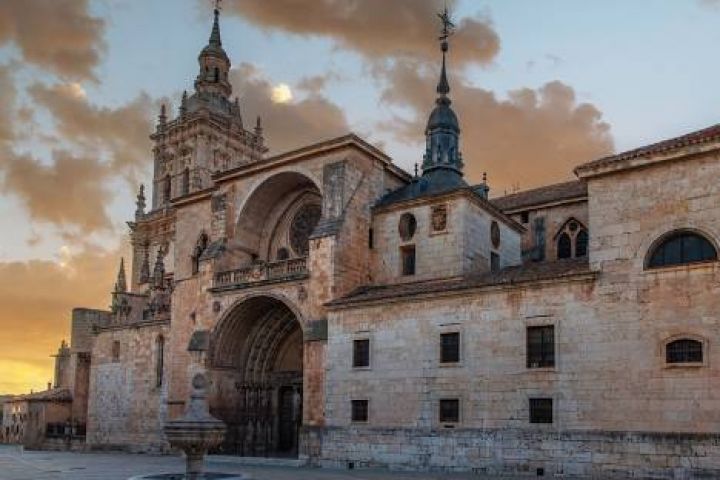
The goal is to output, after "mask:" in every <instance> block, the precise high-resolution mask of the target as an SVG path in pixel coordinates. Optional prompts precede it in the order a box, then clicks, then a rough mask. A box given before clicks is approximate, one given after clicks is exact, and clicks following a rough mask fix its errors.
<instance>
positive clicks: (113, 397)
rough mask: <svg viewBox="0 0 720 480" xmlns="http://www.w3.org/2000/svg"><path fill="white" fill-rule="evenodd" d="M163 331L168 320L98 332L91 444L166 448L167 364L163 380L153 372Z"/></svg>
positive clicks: (92, 379)
mask: <svg viewBox="0 0 720 480" xmlns="http://www.w3.org/2000/svg"><path fill="white" fill-rule="evenodd" d="M159 335H162V336H163V337H164V338H165V339H167V338H169V325H167V324H165V323H159V324H148V325H144V326H134V327H133V328H115V329H106V330H103V331H101V332H100V333H98V334H97V337H96V340H95V345H94V348H93V356H92V366H91V372H90V394H89V399H88V423H87V443H88V446H89V447H90V448H92V449H109V448H123V449H127V450H131V451H161V450H164V449H166V442H165V440H164V437H163V434H162V424H163V422H164V420H165V418H166V409H167V404H166V401H167V386H168V381H167V378H166V377H167V374H166V372H167V368H166V369H165V372H164V374H163V382H162V384H161V385H160V386H158V385H157V383H156V382H157V377H156V374H155V372H156V370H155V369H156V364H157V363H156V362H157V355H156V343H155V342H156V339H157V338H158V336H159ZM114 342H119V345H120V350H119V357H118V359H117V360H116V359H114V358H113V343H114ZM165 354H166V355H167V350H166V352H165ZM166 358H167V357H166ZM164 363H165V365H167V362H164Z"/></svg>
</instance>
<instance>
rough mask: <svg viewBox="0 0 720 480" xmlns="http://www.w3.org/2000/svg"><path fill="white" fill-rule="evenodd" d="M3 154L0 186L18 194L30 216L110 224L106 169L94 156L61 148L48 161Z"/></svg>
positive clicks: (101, 225)
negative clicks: (73, 152)
mask: <svg viewBox="0 0 720 480" xmlns="http://www.w3.org/2000/svg"><path fill="white" fill-rule="evenodd" d="M3 157H4V158H3V162H2V166H1V167H0V171H2V172H3V174H4V175H3V178H2V179H1V180H0V189H1V190H2V191H3V192H4V193H11V194H14V195H15V196H17V197H18V198H19V199H20V200H21V202H22V203H23V205H24V206H25V207H26V209H27V211H28V213H29V214H30V218H31V219H33V220H38V221H43V222H50V223H53V224H56V225H59V226H68V225H74V226H79V227H82V228H83V229H86V230H93V231H94V230H101V229H111V228H112V223H111V221H110V218H109V216H108V214H107V211H106V206H107V205H108V204H109V201H110V200H111V199H112V195H111V193H110V191H109V190H108V188H107V186H106V183H105V182H106V180H107V176H108V169H107V167H106V166H105V165H103V164H101V163H99V162H98V161H97V160H96V159H94V158H89V157H85V156H76V155H73V154H71V153H69V152H66V151H63V150H56V151H54V152H53V154H52V159H53V160H52V163H50V164H45V163H43V162H41V161H39V160H37V159H36V158H34V157H32V156H30V155H16V154H14V153H13V152H11V151H9V150H6V151H5V153H4V155H3Z"/></svg>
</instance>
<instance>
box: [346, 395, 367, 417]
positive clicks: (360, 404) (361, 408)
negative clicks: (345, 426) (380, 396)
mask: <svg viewBox="0 0 720 480" xmlns="http://www.w3.org/2000/svg"><path fill="white" fill-rule="evenodd" d="M350 404H351V410H352V412H351V418H352V421H353V422H367V421H368V401H367V400H352V401H351V402H350Z"/></svg>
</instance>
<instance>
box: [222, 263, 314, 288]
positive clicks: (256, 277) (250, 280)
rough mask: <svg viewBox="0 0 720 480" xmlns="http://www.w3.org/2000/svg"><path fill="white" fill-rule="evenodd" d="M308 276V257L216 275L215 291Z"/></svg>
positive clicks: (261, 264) (257, 265) (251, 266)
mask: <svg viewBox="0 0 720 480" xmlns="http://www.w3.org/2000/svg"><path fill="white" fill-rule="evenodd" d="M307 274H308V268H307V257H299V258H291V259H288V260H280V261H276V262H268V263H258V264H256V265H250V266H248V267H243V268H238V269H236V270H228V271H225V272H219V273H216V274H215V278H214V280H213V289H228V288H245V287H247V286H250V285H253V284H256V283H259V282H272V281H284V280H295V279H298V278H304V277H306V276H307Z"/></svg>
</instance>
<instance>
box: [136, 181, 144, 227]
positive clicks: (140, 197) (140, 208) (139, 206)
mask: <svg viewBox="0 0 720 480" xmlns="http://www.w3.org/2000/svg"><path fill="white" fill-rule="evenodd" d="M143 216H145V185H143V184H142V183H141V184H140V189H139V190H138V194H137V198H136V199H135V220H139V219H141V218H142V217H143Z"/></svg>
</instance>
